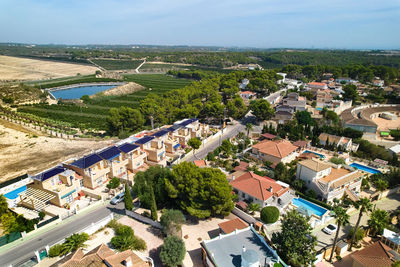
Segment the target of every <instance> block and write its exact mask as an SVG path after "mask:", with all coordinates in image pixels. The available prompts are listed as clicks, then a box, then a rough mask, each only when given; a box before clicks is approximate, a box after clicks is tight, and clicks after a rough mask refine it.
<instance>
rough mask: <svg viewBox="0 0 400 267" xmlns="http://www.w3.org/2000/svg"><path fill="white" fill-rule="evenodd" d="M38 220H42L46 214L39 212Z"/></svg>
mask: <svg viewBox="0 0 400 267" xmlns="http://www.w3.org/2000/svg"><path fill="white" fill-rule="evenodd" d="M38 215H39V219H40V220H43V218H44V217H45V216H46V213H45V212H44V211H41V212H39V214H38Z"/></svg>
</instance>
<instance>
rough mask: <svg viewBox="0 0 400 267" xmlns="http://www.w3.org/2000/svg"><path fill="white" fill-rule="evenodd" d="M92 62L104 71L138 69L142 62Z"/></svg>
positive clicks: (117, 60) (102, 60)
mask: <svg viewBox="0 0 400 267" xmlns="http://www.w3.org/2000/svg"><path fill="white" fill-rule="evenodd" d="M92 62H93V63H95V64H97V65H99V66H101V67H103V68H105V69H106V70H129V69H136V68H137V67H139V65H140V64H142V62H143V60H119V59H92Z"/></svg>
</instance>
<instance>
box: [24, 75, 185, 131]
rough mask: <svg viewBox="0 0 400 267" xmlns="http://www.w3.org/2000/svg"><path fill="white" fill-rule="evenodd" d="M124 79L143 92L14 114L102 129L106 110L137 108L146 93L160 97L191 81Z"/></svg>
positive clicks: (31, 107) (156, 77)
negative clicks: (136, 85)
mask: <svg viewBox="0 0 400 267" xmlns="http://www.w3.org/2000/svg"><path fill="white" fill-rule="evenodd" d="M124 80H125V81H127V82H135V83H137V84H140V85H142V86H143V87H145V89H143V90H140V91H138V92H135V93H132V94H128V95H120V96H98V97H95V98H92V99H90V101H89V102H88V103H86V104H85V105H84V106H77V105H75V104H58V105H50V106H49V105H47V104H33V105H24V106H19V107H18V112H23V113H29V114H33V115H36V116H39V117H43V118H48V119H52V120H55V121H63V122H68V123H70V124H71V125H72V127H74V128H80V129H88V128H93V129H97V130H104V129H105V128H106V117H107V115H108V112H109V109H110V108H118V107H121V106H125V107H131V108H137V107H138V106H139V104H140V101H141V100H143V99H144V98H145V97H146V96H147V95H148V94H149V93H153V94H164V93H166V92H168V91H170V90H172V89H179V88H183V87H184V86H186V85H188V84H190V83H191V82H192V80H188V79H177V78H174V77H171V76H167V75H164V74H132V75H125V77H124Z"/></svg>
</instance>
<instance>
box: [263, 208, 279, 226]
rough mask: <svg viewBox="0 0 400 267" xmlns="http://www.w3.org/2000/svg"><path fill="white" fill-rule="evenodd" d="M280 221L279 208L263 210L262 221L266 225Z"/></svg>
mask: <svg viewBox="0 0 400 267" xmlns="http://www.w3.org/2000/svg"><path fill="white" fill-rule="evenodd" d="M278 219H279V210H278V208H277V207H274V206H268V207H264V208H263V209H262V210H261V220H262V221H263V222H264V223H274V222H276V221H277V220H278Z"/></svg>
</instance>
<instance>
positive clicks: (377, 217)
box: [368, 209, 389, 235]
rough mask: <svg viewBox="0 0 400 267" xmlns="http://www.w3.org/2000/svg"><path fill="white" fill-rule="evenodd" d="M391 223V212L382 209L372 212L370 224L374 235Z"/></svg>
mask: <svg viewBox="0 0 400 267" xmlns="http://www.w3.org/2000/svg"><path fill="white" fill-rule="evenodd" d="M388 223H389V214H388V213H387V212H386V211H384V210H380V209H376V210H374V211H373V212H372V213H371V216H370V218H369V220H368V225H369V227H370V229H371V231H372V233H373V235H376V234H379V233H381V232H382V231H383V229H385V227H386V226H387V225H388Z"/></svg>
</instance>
